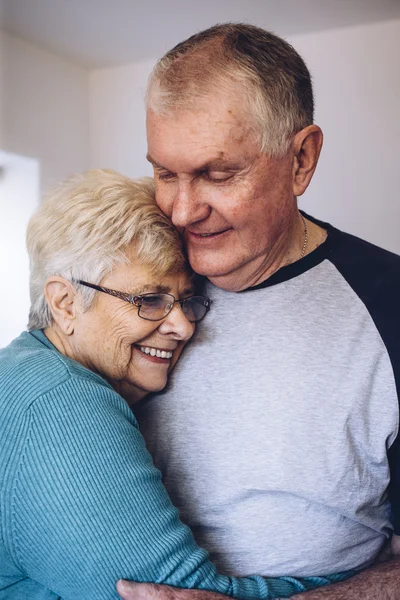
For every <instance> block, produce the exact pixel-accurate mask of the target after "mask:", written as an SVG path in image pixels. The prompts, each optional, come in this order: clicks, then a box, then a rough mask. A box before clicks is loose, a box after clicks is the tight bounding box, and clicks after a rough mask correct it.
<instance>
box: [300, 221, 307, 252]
mask: <svg viewBox="0 0 400 600" xmlns="http://www.w3.org/2000/svg"><path fill="white" fill-rule="evenodd" d="M300 216H301V219H302V221H303V225H304V241H303V247H302V249H301V257H300V258H304V255H305V253H306V248H307V244H308V227H307V222H306V220H305V218H304V217H303V215H302V214H301V213H300Z"/></svg>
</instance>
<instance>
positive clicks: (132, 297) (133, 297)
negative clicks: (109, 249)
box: [76, 279, 212, 323]
mask: <svg viewBox="0 0 400 600" xmlns="http://www.w3.org/2000/svg"><path fill="white" fill-rule="evenodd" d="M76 283H79V284H80V285H83V286H85V287H88V288H92V289H93V290H96V291H97V292H103V293H104V294H108V295H109V296H114V297H115V298H119V299H120V300H124V301H125V302H129V304H133V306H136V308H137V309H138V317H140V318H141V319H144V320H145V321H153V322H156V321H162V320H163V319H165V317H167V316H168V315H169V313H170V312H171V311H172V309H173V308H174V306H175V304H180V306H181V310H182V312H183V314H184V315H185V317H186V318H187V319H188V317H187V315H186V313H185V311H184V309H183V305H184V303H185V302H186V301H187V300H191V299H192V298H201V300H202V302H201V304H202V305H203V306H204V307H205V309H206V312H205V313H204V315H203V316H202V317H201V319H196V320H195V321H190V319H188V321H189V322H190V323H200V321H202V320H203V319H204V317H205V316H206V314H207V313H208V312H209V310H210V307H211V304H212V300H210V298H208V297H207V296H201V295H197V294H195V295H193V296H188V297H187V298H182V300H176V298H175V296H173V295H172V294H169V293H168V292H165V293H164V292H149V293H146V294H140V295H139V294H129V293H128V292H119V291H118V290H112V289H110V288H106V287H103V286H101V285H96V284H95V283H89V282H88V281H83V279H78V280H77V282H76ZM158 295H160V296H169V297H170V298H171V308H170V309H169V311H168V312H167V313H166V314H165V315H164V316H163V317H161V318H159V319H149V318H148V317H143V315H141V314H140V309H141V307H142V299H143V298H144V297H146V296H158Z"/></svg>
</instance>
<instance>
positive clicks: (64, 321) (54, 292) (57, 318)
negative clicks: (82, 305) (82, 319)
mask: <svg viewBox="0 0 400 600" xmlns="http://www.w3.org/2000/svg"><path fill="white" fill-rule="evenodd" d="M44 294H45V298H46V301H47V304H48V305H49V308H50V312H51V314H52V317H53V320H54V322H55V323H57V325H58V327H59V328H60V329H61V331H62V332H63V333H64V334H65V335H72V334H73V333H74V328H75V318H76V313H77V302H76V293H75V290H74V288H73V286H72V284H71V282H70V281H68V280H67V279H64V278H63V277H55V276H54V277H49V279H48V280H47V281H46V283H45V286H44Z"/></svg>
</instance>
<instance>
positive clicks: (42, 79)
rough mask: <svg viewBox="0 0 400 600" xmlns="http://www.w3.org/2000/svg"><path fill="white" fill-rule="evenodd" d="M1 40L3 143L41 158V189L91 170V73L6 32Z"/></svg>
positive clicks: (11, 149) (5, 145) (12, 149)
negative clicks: (77, 173)
mask: <svg viewBox="0 0 400 600" xmlns="http://www.w3.org/2000/svg"><path fill="white" fill-rule="evenodd" d="M1 41H2V50H3V77H2V79H3V80H1V75H0V84H1V93H2V100H1V102H0V110H2V116H3V136H2V140H1V146H0V148H2V149H3V150H7V151H9V152H13V153H16V154H22V155H25V156H30V157H33V158H35V159H38V160H39V162H40V169H41V187H42V188H46V187H47V186H48V185H50V184H52V183H55V182H57V181H59V180H60V179H64V178H65V177H66V176H67V175H69V174H70V173H74V172H79V171H83V170H85V169H87V168H88V165H89V72H88V71H87V70H86V69H84V68H82V67H80V66H78V65H75V64H73V63H72V62H69V61H67V60H65V59H63V58H61V57H59V56H57V55H55V54H52V53H50V52H47V51H45V50H43V49H41V48H38V47H37V46H34V45H32V44H30V43H28V42H26V41H24V40H22V39H20V38H17V37H15V36H12V35H9V34H6V33H4V32H3V33H2V34H1V38H0V43H1ZM0 72H1V67H0ZM1 104H2V106H1Z"/></svg>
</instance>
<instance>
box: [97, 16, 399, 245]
mask: <svg viewBox="0 0 400 600" xmlns="http://www.w3.org/2000/svg"><path fill="white" fill-rule="evenodd" d="M289 41H290V42H291V43H292V44H293V45H294V46H295V47H296V48H297V49H298V50H299V52H300V53H301V54H302V55H303V56H304V58H305V59H306V61H307V63H308V65H309V67H310V70H311V72H312V74H313V79H314V83H315V91H316V104H317V110H316V121H317V122H318V123H319V124H320V125H321V126H322V128H323V129H324V132H325V147H324V150H323V154H322V157H321V161H320V165H319V168H318V172H317V175H316V177H315V180H314V181H313V182H312V184H311V187H310V189H309V191H308V192H307V194H306V195H305V196H304V199H301V202H300V205H301V206H302V207H304V208H305V210H308V211H309V212H310V213H311V214H314V215H315V216H317V217H320V218H323V219H326V220H329V221H331V222H333V223H334V224H336V225H337V226H339V227H341V228H343V229H345V230H348V231H351V232H353V233H355V234H357V235H360V236H362V237H364V238H366V239H368V240H370V241H372V242H374V243H377V244H379V245H381V246H383V247H386V248H388V249H391V250H393V251H396V252H398V253H400V227H399V225H400V202H399V201H398V190H399V187H400V186H399V184H400V177H399V173H400V169H399V168H398V167H397V158H398V155H399V151H400V142H399V140H400V120H399V112H400V111H399V106H400V69H399V58H400V20H393V21H388V22H384V23H374V24H372V25H363V26H357V27H349V28H345V29H338V30H330V31H326V32H318V33H312V34H307V35H301V36H295V37H292V38H291V39H290V40H289ZM154 62H155V61H148V62H146V63H138V64H136V65H130V66H126V67H123V68H118V69H102V70H95V71H93V72H92V73H91V75H90V115H91V121H90V137H91V148H90V164H91V166H93V167H94V166H109V167H112V168H115V169H117V170H119V171H121V172H123V173H125V174H127V175H130V176H132V177H136V176H139V175H144V174H150V173H151V170H150V168H149V165H148V164H147V162H146V160H145V153H146V141H145V131H144V107H143V92H144V89H145V87H146V80H147V76H148V74H149V72H150V70H151V67H152V66H153V64H154ZM395 161H396V163H395Z"/></svg>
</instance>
